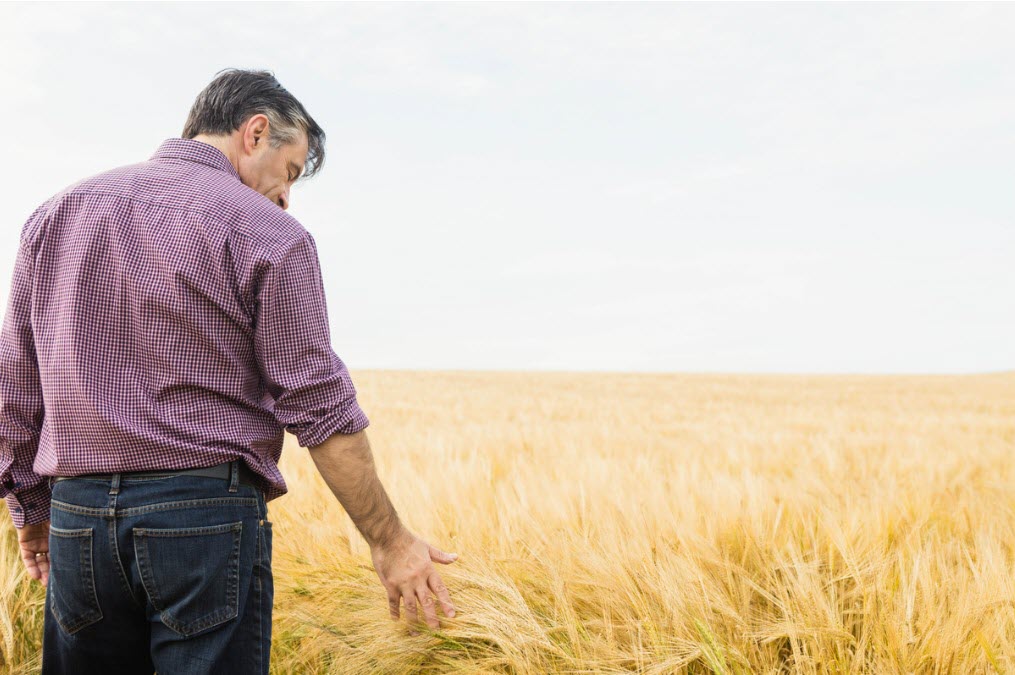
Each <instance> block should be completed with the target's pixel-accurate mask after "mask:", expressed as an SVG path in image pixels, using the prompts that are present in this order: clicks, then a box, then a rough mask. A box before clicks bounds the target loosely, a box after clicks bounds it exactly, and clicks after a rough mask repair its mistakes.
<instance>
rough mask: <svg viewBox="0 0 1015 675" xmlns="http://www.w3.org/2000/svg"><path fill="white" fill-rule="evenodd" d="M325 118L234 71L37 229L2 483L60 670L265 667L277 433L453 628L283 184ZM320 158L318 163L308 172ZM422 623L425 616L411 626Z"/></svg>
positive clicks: (7, 381)
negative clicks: (392, 482) (402, 514)
mask: <svg viewBox="0 0 1015 675" xmlns="http://www.w3.org/2000/svg"><path fill="white" fill-rule="evenodd" d="M324 139H325V135H324V132H323V130H322V129H321V128H320V127H319V126H318V125H317V123H316V122H315V121H314V120H313V119H312V118H311V117H310V116H309V115H308V114H307V112H306V110H305V109H304V107H303V106H302V105H301V104H300V103H299V101H297V100H296V99H295V98H294V97H293V96H292V95H291V94H290V93H289V92H288V91H286V90H285V89H284V88H283V87H282V86H281V85H280V84H279V83H278V82H277V80H276V79H275V77H274V76H273V74H272V73H271V72H270V71H244V70H237V69H227V70H225V71H220V73H218V74H217V75H216V78H215V79H214V80H213V81H212V82H211V83H210V84H209V85H208V87H207V88H205V90H204V91H202V92H201V94H200V95H199V96H198V97H197V99H196V101H195V102H194V105H193V107H192V109H191V111H190V115H189V118H188V120H187V122H186V125H185V127H184V132H183V137H182V138H169V139H167V140H165V141H164V142H163V143H162V144H161V145H160V146H159V148H158V149H157V150H156V152H155V153H154V154H153V155H152V156H151V157H150V158H149V159H148V160H147V161H144V162H139V163H137V164H131V165H127V166H123V167H119V168H116V169H113V170H110V171H107V172H104V173H101V174H98V175H95V176H92V177H90V178H86V179H84V180H82V181H80V182H78V183H75V184H73V185H71V186H69V187H67V188H65V189H64V190H62V191H61V192H59V193H57V194H56V195H54V196H53V197H51V198H50V199H48V200H46V201H45V202H44V203H43V204H42V205H40V206H39V207H38V208H37V209H36V210H35V211H34V212H33V213H32V214H31V216H30V217H29V219H28V221H27V222H26V223H25V225H24V227H23V229H22V233H21V238H20V246H19V249H18V252H17V257H16V262H15V268H14V275H13V282H12V284H11V291H10V296H9V299H8V304H7V313H6V315H5V317H4V322H3V327H2V333H0V481H2V488H0V496H3V497H5V499H6V502H7V505H8V508H9V511H10V513H11V517H12V519H13V521H14V525H15V527H16V528H18V540H19V542H20V547H21V553H22V558H23V560H24V564H25V566H26V568H27V570H28V573H29V574H30V575H31V576H32V578H34V579H36V580H39V581H41V583H43V585H45V586H46V605H45V622H44V635H43V655H42V670H43V672H44V673H70V672H73V673H86V672H96V673H105V674H108V673H132V674H133V673H151V672H152V671H153V670H157V671H158V673H159V674H160V675H171V674H173V673H188V674H194V673H216V674H221V673H232V672H235V673H244V674H249V673H258V672H259V673H267V672H268V662H269V652H270V643H271V609H272V603H273V583H272V573H271V542H272V539H271V521H270V520H269V519H268V512H267V502H268V501H271V500H272V499H274V498H276V497H279V496H281V495H283V494H285V493H286V492H287V487H286V484H285V481H284V480H283V478H282V475H281V473H279V470H278V466H277V462H278V460H279V457H280V456H281V448H282V440H283V430H284V429H285V430H288V431H290V432H291V433H293V434H294V435H295V436H296V437H297V440H298V441H299V442H300V445H301V446H302V447H305V448H308V449H309V452H310V455H311V457H312V458H313V460H314V462H315V465H316V467H317V468H318V470H319V471H320V472H321V474H322V476H323V478H324V480H325V482H326V483H327V484H328V486H329V487H330V488H331V490H332V491H333V492H334V494H335V495H336V497H337V498H338V499H339V500H340V501H341V503H342V505H343V506H344V507H345V509H346V511H347V512H348V513H349V516H350V517H351V518H352V519H353V521H354V522H355V523H356V526H357V527H358V529H359V531H360V532H361V533H362V535H363V537H364V538H365V539H366V541H367V542H368V543H369V544H370V549H371V558H372V560H373V563H374V567H375V569H376V571H377V574H378V576H379V577H380V580H381V582H382V584H383V586H384V588H385V589H386V591H387V596H388V606H389V610H390V614H391V617H392V618H393V619H398V618H399V612H400V604H401V603H404V605H405V610H406V619H407V620H408V621H409V622H410V625H412V626H414V625H415V624H416V622H417V621H418V620H419V618H420V617H419V614H420V612H419V611H418V610H417V606H421V607H422V614H423V618H425V620H426V623H427V624H428V625H429V626H430V627H432V628H438V627H439V622H438V619H437V613H436V605H435V602H434V599H433V597H432V596H431V593H433V594H436V596H437V599H438V600H439V602H440V605H441V609H442V611H443V613H444V614H445V615H446V616H449V617H452V616H454V608H453V606H452V603H451V599H450V597H449V594H448V591H447V589H446V588H445V586H444V584H443V583H442V581H441V578H440V576H439V575H438V574H437V572H436V571H435V569H434V565H433V562H432V561H436V562H440V563H444V564H449V563H451V562H452V561H454V560H455V558H456V557H457V556H456V555H455V554H448V553H445V552H443V551H441V550H439V549H437V548H435V547H433V546H430V545H429V544H427V543H426V542H425V541H423V540H421V539H419V538H418V537H416V536H415V535H413V534H412V533H411V532H410V531H409V530H407V529H406V528H405V527H404V526H403V525H402V523H401V522H400V520H399V517H398V514H397V513H396V511H395V509H394V508H393V507H392V504H391V502H390V500H389V499H388V496H387V494H386V493H385V491H384V488H383V487H382V485H381V484H380V482H379V479H378V477H377V474H376V472H375V468H374V463H373V457H372V454H371V450H370V445H369V443H368V441H367V438H366V432H365V431H364V429H365V427H366V426H367V425H368V423H369V422H368V420H367V417H366V415H365V414H364V413H363V411H362V410H361V409H360V407H359V405H358V403H357V400H356V391H355V388H354V387H353V383H352V381H351V379H350V376H349V373H348V371H347V369H346V367H345V365H344V363H343V362H342V360H341V359H339V357H338V356H337V355H336V354H335V353H334V351H333V350H332V347H331V343H330V333H329V327H328V320H327V309H326V305H325V296H324V289H323V285H322V279H321V271H320V264H319V260H318V257H317V248H316V244H315V241H314V239H313V237H312V236H311V235H310V233H309V232H308V231H307V230H306V229H305V228H304V227H303V226H302V225H301V224H300V223H299V222H298V221H297V220H296V219H294V218H293V217H292V216H290V215H288V214H287V213H286V209H287V208H288V207H289V198H290V190H291V188H292V186H293V184H294V183H295V182H296V181H297V180H298V179H299V178H301V177H307V176H311V175H313V174H315V173H317V172H318V171H319V170H320V168H321V166H322V164H323V160H324ZM307 167H309V170H306V169H307ZM412 632H413V634H416V633H417V631H415V629H413V631H412Z"/></svg>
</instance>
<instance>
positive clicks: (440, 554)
mask: <svg viewBox="0 0 1015 675" xmlns="http://www.w3.org/2000/svg"><path fill="white" fill-rule="evenodd" d="M430 559H431V560H433V561H434V562H439V563H442V564H444V565H450V564H451V563H453V562H454V561H456V560H458V554H457V553H445V552H444V551H442V550H440V549H439V548H437V547H436V546H430Z"/></svg>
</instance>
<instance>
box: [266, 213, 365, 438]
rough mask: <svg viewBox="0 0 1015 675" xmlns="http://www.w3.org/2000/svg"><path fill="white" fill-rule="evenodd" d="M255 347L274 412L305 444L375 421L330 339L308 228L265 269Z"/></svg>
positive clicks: (320, 282)
mask: <svg viewBox="0 0 1015 675" xmlns="http://www.w3.org/2000/svg"><path fill="white" fill-rule="evenodd" d="M254 352H255V355H256V358H257V361H258V367H259V368H260V370H261V375H262V377H263V378H264V381H265V383H266V387H267V389H268V393H269V394H271V396H272V398H273V399H274V415H275V418H276V419H277V420H278V422H279V424H281V425H282V426H283V427H284V428H285V429H286V430H287V431H289V432H290V433H291V434H293V435H294V436H296V439H297V440H298V441H299V444H300V445H301V446H302V447H304V448H309V447H313V446H315V445H318V444H320V443H321V442H323V441H324V440H326V439H327V438H328V437H329V436H331V435H332V434H335V433H342V434H352V433H355V432H357V431H360V430H362V429H365V428H366V427H367V426H368V425H369V420H368V419H367V416H366V414H365V413H364V412H363V410H362V409H361V408H360V406H359V402H358V401H357V400H356V389H355V387H354V386H353V383H352V378H351V377H350V376H349V372H348V370H347V369H346V366H345V364H344V363H343V362H342V359H340V358H339V357H338V355H337V354H336V353H335V351H334V349H332V346H331V331H330V329H329V326H328V309H327V303H326V300H325V295H324V284H323V281H322V277H321V266H320V261H319V259H318V254H317V245H316V243H315V242H314V239H313V236H312V235H311V234H310V233H309V232H306V233H304V235H303V236H301V237H300V238H299V239H297V240H296V241H295V242H294V243H292V244H291V245H290V246H288V248H287V249H286V250H285V251H283V252H282V253H281V255H279V256H278V257H277V259H275V260H273V261H271V262H270V264H268V265H266V266H265V268H264V270H263V272H262V274H261V276H260V283H259V286H258V290H257V293H256V297H255V306H254Z"/></svg>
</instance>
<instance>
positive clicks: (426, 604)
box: [416, 584, 441, 630]
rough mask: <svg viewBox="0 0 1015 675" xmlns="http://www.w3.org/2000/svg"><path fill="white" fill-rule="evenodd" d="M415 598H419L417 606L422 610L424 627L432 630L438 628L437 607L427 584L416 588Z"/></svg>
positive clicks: (439, 625)
mask: <svg viewBox="0 0 1015 675" xmlns="http://www.w3.org/2000/svg"><path fill="white" fill-rule="evenodd" d="M416 597H417V598H419V604H420V606H421V607H422V608H423V616H424V617H425V618H426V625H428V626H430V628H432V629H433V630H437V629H438V628H440V627H441V624H440V621H438V620H437V605H436V604H434V601H433V595H431V594H430V587H429V586H428V585H427V584H423V585H422V586H418V587H417V588H416Z"/></svg>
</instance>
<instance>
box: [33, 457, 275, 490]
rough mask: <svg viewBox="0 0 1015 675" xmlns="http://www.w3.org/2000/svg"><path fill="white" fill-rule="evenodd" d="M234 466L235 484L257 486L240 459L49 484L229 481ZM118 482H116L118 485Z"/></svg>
mask: <svg viewBox="0 0 1015 675" xmlns="http://www.w3.org/2000/svg"><path fill="white" fill-rule="evenodd" d="M234 464H236V482H237V483H240V484H242V485H254V486H257V480H256V478H255V474H254V472H253V471H251V470H250V469H249V468H247V464H246V462H244V461H242V460H240V459H234V460H231V461H228V462H222V463H221V464H215V465H214V466H203V467H198V468H196V469H153V470H150V471H119V472H113V473H85V474H78V475H76V476H53V477H52V480H51V482H50V484H52V483H56V482H57V481H61V480H71V479H74V478H91V479H97V480H109V481H112V480H114V478H115V477H117V476H119V480H125V479H130V478H156V477H169V476H207V477H209V478H222V479H225V480H229V479H231V477H232V473H231V472H232V470H233V465H234ZM119 480H117V481H116V482H117V483H118V482H119Z"/></svg>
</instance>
